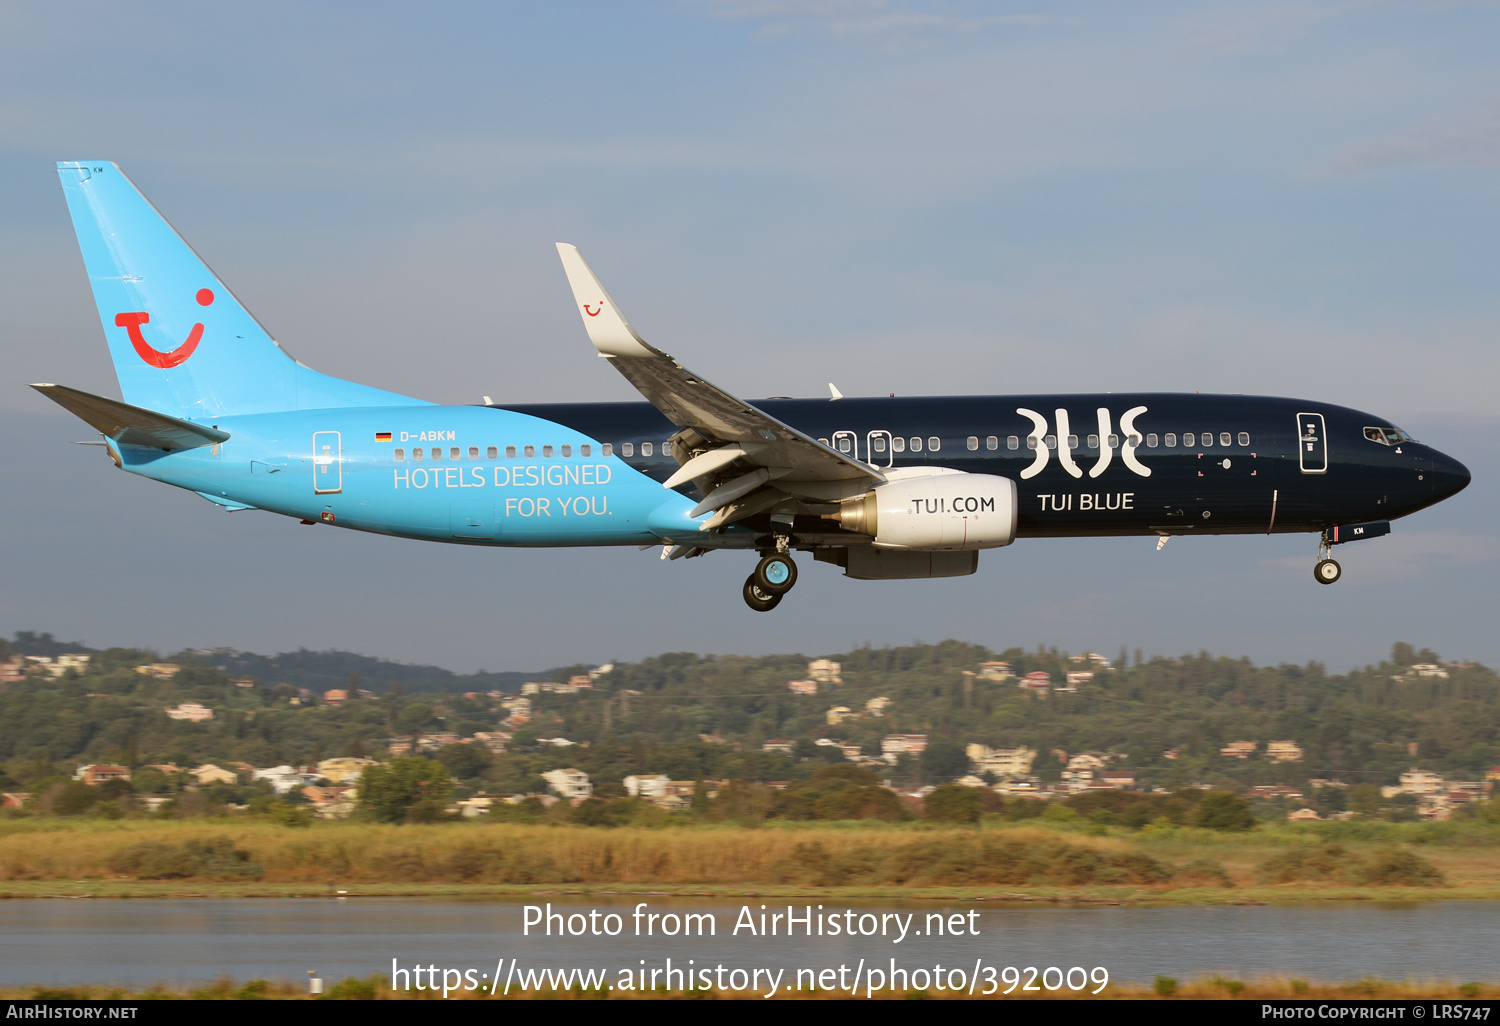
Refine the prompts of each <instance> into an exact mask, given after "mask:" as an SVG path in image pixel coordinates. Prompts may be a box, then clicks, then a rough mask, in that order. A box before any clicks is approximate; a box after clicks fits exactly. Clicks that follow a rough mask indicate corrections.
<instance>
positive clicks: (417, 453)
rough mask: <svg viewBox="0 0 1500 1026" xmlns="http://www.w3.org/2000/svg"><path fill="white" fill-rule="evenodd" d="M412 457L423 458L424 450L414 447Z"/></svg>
mask: <svg viewBox="0 0 1500 1026" xmlns="http://www.w3.org/2000/svg"><path fill="white" fill-rule="evenodd" d="M411 458H412V459H414V460H419V459H421V458H422V450H421V449H413V450H412V451H411Z"/></svg>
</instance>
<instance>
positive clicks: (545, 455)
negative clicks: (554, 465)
mask: <svg viewBox="0 0 1500 1026" xmlns="http://www.w3.org/2000/svg"><path fill="white" fill-rule="evenodd" d="M551 458H552V446H550V445H544V446H542V459H544V460H550V459H551Z"/></svg>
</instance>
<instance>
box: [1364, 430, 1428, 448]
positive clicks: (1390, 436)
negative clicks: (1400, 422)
mask: <svg viewBox="0 0 1500 1026" xmlns="http://www.w3.org/2000/svg"><path fill="white" fill-rule="evenodd" d="M1365 437H1366V438H1368V439H1369V440H1370V441H1372V442H1379V443H1380V444H1381V445H1400V444H1401V443H1402V442H1414V441H1416V439H1415V438H1413V437H1412V436H1411V435H1409V434H1407V433H1406V432H1405V431H1402V430H1401V429H1400V428H1397V427H1385V428H1382V427H1367V428H1365Z"/></svg>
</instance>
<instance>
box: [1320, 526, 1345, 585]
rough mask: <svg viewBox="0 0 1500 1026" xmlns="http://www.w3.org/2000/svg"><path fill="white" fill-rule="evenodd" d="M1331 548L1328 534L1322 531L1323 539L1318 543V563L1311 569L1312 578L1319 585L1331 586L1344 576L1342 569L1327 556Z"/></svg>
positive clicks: (1335, 561)
mask: <svg viewBox="0 0 1500 1026" xmlns="http://www.w3.org/2000/svg"><path fill="white" fill-rule="evenodd" d="M1331 548H1332V544H1331V543H1330V542H1329V540H1328V532H1327V531H1324V532H1323V537H1322V538H1321V539H1320V540H1319V541H1318V563H1317V565H1316V566H1314V567H1313V578H1314V579H1315V580H1316V581H1317V582H1318V583H1319V584H1332V583H1334V582H1335V581H1337V580H1338V579H1339V578H1340V577H1342V576H1344V568H1343V567H1341V566H1339V563H1338V560H1336V559H1333V558H1332V557H1330V556H1329V554H1328V553H1329V550H1330V549H1331Z"/></svg>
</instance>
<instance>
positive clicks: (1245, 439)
mask: <svg viewBox="0 0 1500 1026" xmlns="http://www.w3.org/2000/svg"><path fill="white" fill-rule="evenodd" d="M1240 444H1241V445H1249V444H1250V432H1248V431H1241V432H1240Z"/></svg>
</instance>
